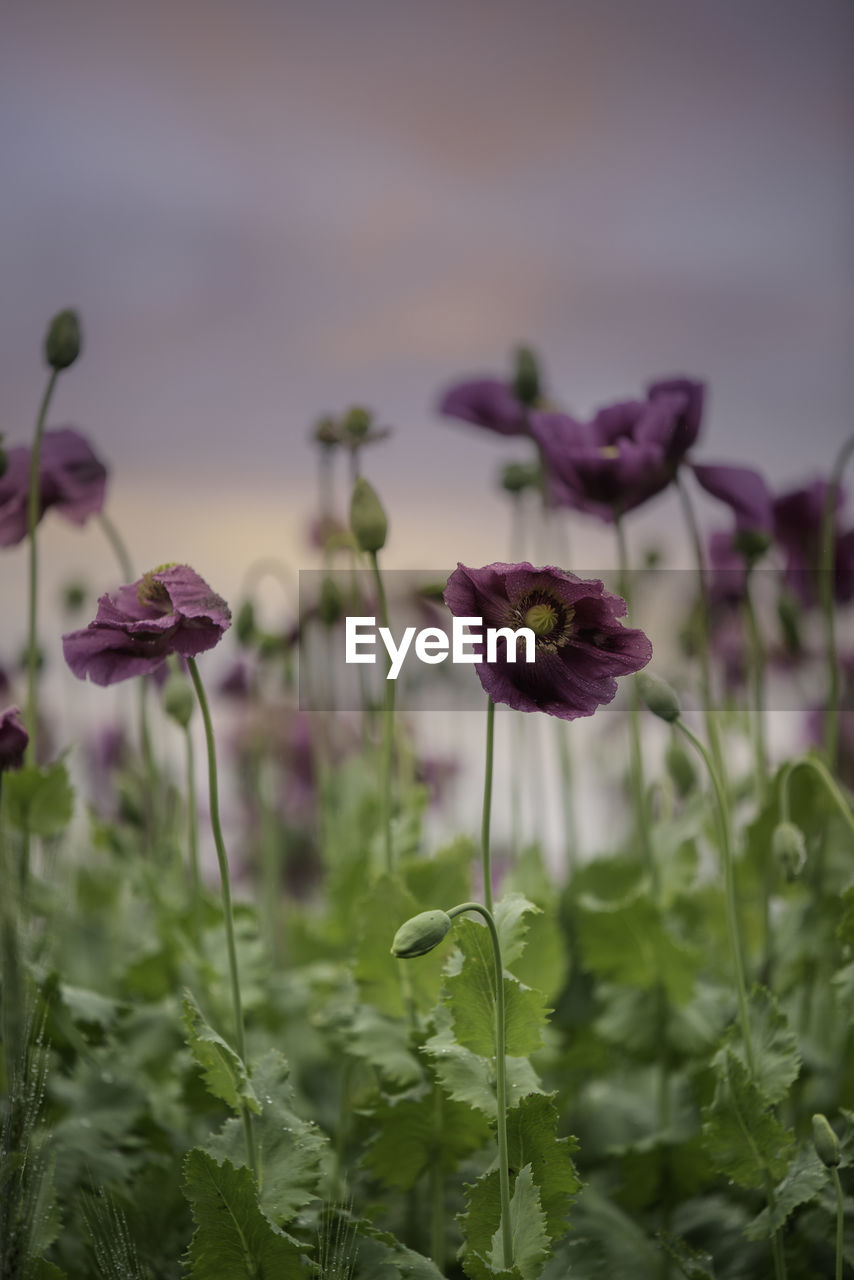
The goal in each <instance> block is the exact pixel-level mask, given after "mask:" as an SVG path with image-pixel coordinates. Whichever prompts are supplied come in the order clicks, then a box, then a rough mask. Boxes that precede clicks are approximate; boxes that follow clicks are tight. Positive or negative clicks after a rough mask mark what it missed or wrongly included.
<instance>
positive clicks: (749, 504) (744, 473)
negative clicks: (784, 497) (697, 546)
mask: <svg viewBox="0 0 854 1280" xmlns="http://www.w3.org/2000/svg"><path fill="white" fill-rule="evenodd" d="M692 470H693V472H694V475H695V476H696V477H697V483H698V484H699V485H700V486H701V487H702V488H703V489H705V490H706V492H707V493H710V494H711V495H712V497H713V498H717V499H718V500H719V501H720V502H725V503H726V504H727V506H728V507H730V508H731V509H732V512H733V515H734V516H735V523H736V528H737V529H740V530H744V531H749V532H752V533H764V534H768V535H769V536H770V535H771V534H772V533H773V531H774V511H773V504H772V499H771V493H770V491H769V489H768V486H767V485H766V483H765V481H764V480H763V479H762V476H761V475H760V474H759V472H758V471H754V470H753V469H752V468H751V467H733V466H728V465H725V464H722V463H720V464H719V463H708V462H704V463H697V462H695V463H694V464H693V465H692Z"/></svg>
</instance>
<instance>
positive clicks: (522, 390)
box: [513, 347, 540, 405]
mask: <svg viewBox="0 0 854 1280" xmlns="http://www.w3.org/2000/svg"><path fill="white" fill-rule="evenodd" d="M513 390H514V391H515V392H516V398H517V399H518V400H521V401H522V404H526V405H534V404H536V403H537V401H538V400H539V398H540V368H539V365H538V363H537V357H536V356H535V355H534V353H533V351H532V350H531V348H530V347H517V348H516V371H515V374H514V377H513Z"/></svg>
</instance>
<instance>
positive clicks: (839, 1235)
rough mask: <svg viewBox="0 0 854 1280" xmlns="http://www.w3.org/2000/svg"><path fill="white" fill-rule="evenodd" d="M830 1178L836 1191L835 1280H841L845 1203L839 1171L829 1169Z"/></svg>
mask: <svg viewBox="0 0 854 1280" xmlns="http://www.w3.org/2000/svg"><path fill="white" fill-rule="evenodd" d="M830 1176H831V1178H832V1179H833V1186H834V1190H835V1191H836V1272H835V1275H836V1280H842V1247H843V1243H844V1238H845V1235H844V1232H845V1202H844V1200H843V1198H842V1183H841V1182H840V1181H839V1170H838V1169H836V1168H831V1170H830Z"/></svg>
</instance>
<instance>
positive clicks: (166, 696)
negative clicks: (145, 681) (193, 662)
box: [163, 671, 196, 729]
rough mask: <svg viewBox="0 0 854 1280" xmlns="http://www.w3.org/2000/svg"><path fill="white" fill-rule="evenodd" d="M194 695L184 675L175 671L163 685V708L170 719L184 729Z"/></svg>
mask: <svg viewBox="0 0 854 1280" xmlns="http://www.w3.org/2000/svg"><path fill="white" fill-rule="evenodd" d="M195 705H196V696H195V694H194V693H193V686H192V685H191V684H190V681H189V680H187V678H186V677H185V676H182V675H181V673H180V672H178V671H175V672H173V674H172V675H170V676H169V679H168V680H167V681H166V683H165V685H164V686H163V710H164V711H165V712H166V714H167V716H169V718H170V719H171V720H174V721H175V723H176V724H179V725H180V726H181V728H182V729H186V727H187V725H188V724H189V723H190V719H191V718H192V715H193V709H194V707H195Z"/></svg>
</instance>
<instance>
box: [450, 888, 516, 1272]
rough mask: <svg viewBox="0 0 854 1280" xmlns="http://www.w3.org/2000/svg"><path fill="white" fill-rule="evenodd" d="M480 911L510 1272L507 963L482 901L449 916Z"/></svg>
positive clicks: (465, 905) (503, 1236)
mask: <svg viewBox="0 0 854 1280" xmlns="http://www.w3.org/2000/svg"><path fill="white" fill-rule="evenodd" d="M465 911H476V912H477V913H478V914H479V915H481V916H483V918H484V920H485V921H486V927H487V928H488V929H489V936H490V939H491V941H492V957H493V960H494V963H495V1100H496V1104H497V1107H498V1185H499V1191H500V1195H501V1240H502V1247H503V1250H504V1258H503V1265H504V1267H505V1268H506V1269H507V1270H508V1271H509V1270H510V1268H511V1267H512V1266H513V1229H512V1223H511V1221H510V1168H509V1165H508V1160H507V1066H506V1062H505V1031H504V964H503V961H502V959H501V942H500V940H499V937H498V929H497V928H496V926H495V921H494V919H493V918H492V912H491V911H488V910H487V909H486V907H483V906H481V904H480V903H479V902H463V903H461V904H460V905H459V906H458V907H452V908H451V910H450V911H449V912H448V915H449V916H450V917H451V919H452V920H453V918H454V916H459V915H462V914H463V912H465Z"/></svg>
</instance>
